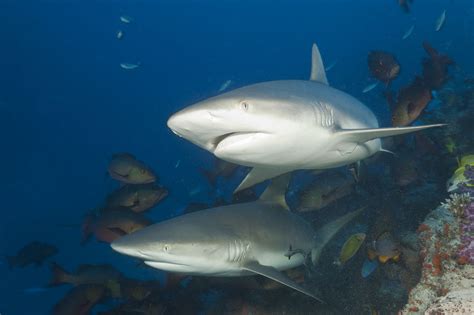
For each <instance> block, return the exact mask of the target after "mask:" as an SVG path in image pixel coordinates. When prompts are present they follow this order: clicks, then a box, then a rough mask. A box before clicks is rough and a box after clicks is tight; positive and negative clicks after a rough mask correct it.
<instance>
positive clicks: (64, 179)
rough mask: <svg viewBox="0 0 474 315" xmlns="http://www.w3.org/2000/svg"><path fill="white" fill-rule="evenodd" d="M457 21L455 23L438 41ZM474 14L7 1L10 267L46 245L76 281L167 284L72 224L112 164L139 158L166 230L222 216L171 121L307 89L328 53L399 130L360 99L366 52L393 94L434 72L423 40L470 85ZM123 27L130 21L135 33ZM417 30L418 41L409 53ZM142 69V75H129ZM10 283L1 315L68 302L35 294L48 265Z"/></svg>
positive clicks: (3, 289) (305, 5) (344, 79)
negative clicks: (119, 276) (156, 191)
mask: <svg viewBox="0 0 474 315" xmlns="http://www.w3.org/2000/svg"><path fill="white" fill-rule="evenodd" d="M444 9H446V10H447V20H446V25H445V27H444V28H443V29H442V31H440V32H438V33H436V32H434V23H435V20H436V19H437V18H438V16H439V15H440V14H441V12H442V11H443V10H444ZM473 10H474V8H473V2H472V1H468V0H464V1H448V0H445V1H442V0H437V1H433V0H417V1H415V3H414V4H413V8H412V12H411V13H410V14H405V13H403V12H402V11H401V10H400V8H398V6H397V4H396V1H391V0H387V1H373V0H372V1H370V0H361V1H342V0H337V1H334V0H325V1H289V0H282V1H267V0H265V1H264V0H259V1H255V0H254V1H233V0H221V1H210V0H207V1H206V0H203V1H181V0H180V1H176V0H174V1H171V0H170V1H159V0H156V1H152V0H147V1H145V0H137V1H125V0H109V1H106V0H88V1H76V0H65V1H60V0H50V1H47V0H34V1H18V0H2V1H1V2H0V40H1V43H2V45H1V48H0V131H1V133H0V134H1V136H0V139H1V146H2V153H1V154H0V165H1V170H2V171H1V172H0V174H1V178H2V181H1V182H2V184H1V186H0V192H1V198H0V200H1V201H2V207H1V209H2V210H1V220H0V254H13V253H15V252H16V251H17V250H18V249H19V248H20V247H21V246H23V245H24V244H26V243H28V242H30V241H32V240H41V241H46V242H50V243H53V244H55V245H56V246H57V247H58V248H59V249H60V252H59V254H58V255H57V256H55V257H54V260H55V261H58V262H60V263H61V264H62V265H64V266H65V267H66V268H68V269H74V268H75V266H76V265H78V264H80V263H100V262H112V263H114V264H115V265H116V266H118V267H119V268H120V269H121V270H122V271H125V272H126V273H127V275H130V276H136V277H141V278H153V277H157V278H159V277H160V275H159V274H157V273H154V272H153V271H150V270H137V269H136V268H134V262H132V261H131V260H130V259H128V258H126V257H123V256H120V255H118V254H116V253H113V252H112V250H111V249H110V248H109V246H108V245H107V244H99V243H97V242H91V243H89V244H88V245H87V246H80V244H79V240H80V232H79V227H78V228H67V227H63V226H62V225H71V224H78V225H79V224H80V222H81V220H82V216H83V214H84V213H85V212H86V211H87V210H89V209H91V208H93V207H95V206H97V205H98V204H100V203H101V202H102V200H103V197H104V196H105V195H106V193H107V192H109V191H110V190H111V189H112V188H113V187H115V186H114V185H115V184H114V183H113V182H112V181H111V180H110V179H108V178H107V177H106V176H105V171H106V165H107V163H108V161H109V159H110V156H111V155H112V154H113V153H115V152H122V151H127V152H132V153H133V154H135V155H136V156H137V157H139V158H140V159H142V160H144V161H146V162H147V163H148V164H149V165H150V166H151V167H153V168H154V169H155V170H156V171H157V173H158V174H159V176H160V181H161V183H162V184H163V185H165V186H166V187H168V188H169V190H170V196H169V198H167V199H166V200H165V201H164V202H163V203H161V204H160V205H159V206H158V207H156V208H155V209H154V210H153V211H152V212H151V217H152V218H153V219H155V220H162V219H164V218H167V217H170V216H172V215H174V214H175V213H176V211H177V210H178V209H181V208H182V207H183V206H185V205H186V204H187V203H188V202H189V201H191V200H192V201H205V202H210V201H211V197H212V196H211V197H210V196H209V194H208V191H209V187H208V185H207V183H206V181H205V179H204V177H202V176H201V174H200V173H199V168H200V167H211V165H212V158H211V155H210V154H208V153H207V152H204V151H202V150H200V149H198V148H197V147H195V146H193V145H192V144H190V143H188V142H186V141H184V140H181V139H179V138H178V137H176V136H174V135H173V134H172V133H171V132H170V130H168V128H167V127H166V120H167V118H168V117H169V116H170V115H171V114H172V113H174V112H175V111H177V110H178V109H181V108H183V107H185V106H187V105H190V104H192V103H194V102H196V101H197V100H201V99H203V98H206V97H209V96H212V95H215V94H217V91H218V89H219V87H220V86H221V84H222V83H224V82H225V81H226V80H229V79H230V80H232V81H233V83H232V86H231V88H235V87H239V86H243V85H247V84H250V83H254V82H260V81H267V80H276V79H306V78H308V76H309V72H310V50H311V44H312V43H313V42H315V41H316V42H317V43H318V46H319V47H320V50H321V53H322V56H323V59H324V60H325V63H326V65H329V64H330V63H332V62H335V61H337V64H336V65H335V67H334V68H333V69H331V70H330V71H329V72H328V79H329V81H330V83H331V85H333V86H335V87H336V88H339V89H342V90H344V91H346V92H348V93H350V94H352V95H354V96H355V97H357V98H359V99H360V100H362V101H363V102H364V103H366V104H367V105H368V106H369V107H370V108H371V109H373V110H374V112H376V114H377V116H378V118H379V120H380V121H381V122H382V124H383V125H385V126H387V125H388V118H389V113H388V106H387V104H386V102H385V99H384V98H383V96H382V95H381V93H380V90H377V89H376V90H375V91H372V92H370V93H367V94H362V92H361V91H362V89H363V88H364V87H365V86H367V85H368V84H370V83H372V82H373V80H372V79H370V78H369V74H368V69H367V53H368V52H369V50H372V49H382V50H387V51H390V52H392V53H394V54H395V55H396V56H397V58H398V60H399V61H400V63H401V64H402V73H401V75H400V77H399V78H398V79H397V80H396V82H394V87H398V86H399V85H400V84H403V83H405V84H406V83H407V82H408V81H410V80H411V78H412V77H413V75H414V74H415V73H420V72H421V66H420V59H421V58H422V57H424V56H425V53H424V51H423V48H422V46H421V43H422V41H423V40H427V41H429V42H430V43H432V44H433V46H434V47H437V48H439V50H440V51H442V52H445V53H448V54H449V55H450V56H451V57H452V58H453V59H454V60H456V62H457V65H458V66H459V67H460V68H461V69H462V70H463V71H465V72H467V73H471V74H472V73H474V71H473V70H474V60H473V58H472V55H473V52H474V43H473V42H474V36H473V34H474V32H473V25H474V22H473V20H474V11H473ZM121 15H128V16H131V17H133V19H134V21H133V23H131V24H129V25H124V24H123V23H121V22H120V20H119V17H120V16H121ZM412 24H415V25H416V26H415V30H414V33H413V35H412V36H411V37H410V38H408V39H407V40H405V41H402V40H401V37H402V35H403V33H404V32H405V30H407V29H408V28H409V27H410V26H411V25H412ZM119 29H121V30H123V31H124V34H125V36H124V38H123V39H122V40H121V41H119V40H117V39H116V37H115V34H116V32H117V31H118V30H119ZM137 61H139V62H141V67H140V68H138V69H136V70H134V71H124V70H123V69H121V68H120V67H119V64H120V63H121V62H137ZM178 161H180V165H179V167H178V168H175V165H176V163H177V162H178ZM238 182H239V178H238V179H236V180H234V181H232V182H231V183H229V184H228V187H227V186H226V189H227V190H226V193H227V194H229V192H230V191H231V190H232V189H233V188H234V187H235V186H236V185H237V183H238ZM193 190H195V191H198V193H197V194H196V195H194V196H191V197H190V196H189V192H190V191H193ZM0 276H1V279H2V281H0V313H1V314H2V315H12V314H15V315H16V314H46V313H48V312H49V310H50V309H51V307H52V306H53V305H54V304H55V303H56V302H57V300H58V299H59V298H60V297H61V296H62V295H63V294H64V293H65V292H66V290H67V288H58V289H51V290H48V291H45V292H33V293H28V294H25V291H24V290H25V289H27V288H36V287H41V286H42V285H43V284H45V283H47V281H48V278H49V271H48V268H47V266H43V267H40V268H35V267H28V268H25V269H14V270H8V268H7V266H6V264H0ZM33 291H34V290H33Z"/></svg>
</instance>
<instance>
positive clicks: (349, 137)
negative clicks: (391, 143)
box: [335, 124, 446, 144]
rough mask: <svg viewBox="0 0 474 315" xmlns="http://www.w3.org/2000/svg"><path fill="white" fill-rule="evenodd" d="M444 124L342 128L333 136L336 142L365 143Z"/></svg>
mask: <svg viewBox="0 0 474 315" xmlns="http://www.w3.org/2000/svg"><path fill="white" fill-rule="evenodd" d="M445 125H446V124H435V125H424V126H413V127H391V128H374V129H343V130H340V131H337V132H336V133H335V136H336V137H337V138H338V139H339V140H340V141H338V142H340V143H341V142H342V143H344V142H346V143H348V142H349V143H354V142H355V143H359V144H361V143H365V142H367V141H370V140H373V139H377V138H384V137H391V136H397V135H403V134H406V133H411V132H416V131H420V130H424V129H429V128H435V127H442V126H445Z"/></svg>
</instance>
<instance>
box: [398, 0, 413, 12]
mask: <svg viewBox="0 0 474 315" xmlns="http://www.w3.org/2000/svg"><path fill="white" fill-rule="evenodd" d="M397 1H398V5H399V6H400V8H401V9H402V10H403V12H405V13H410V4H411V3H413V0H397Z"/></svg>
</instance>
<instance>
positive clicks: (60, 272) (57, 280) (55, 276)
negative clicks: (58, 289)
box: [48, 262, 69, 287]
mask: <svg viewBox="0 0 474 315" xmlns="http://www.w3.org/2000/svg"><path fill="white" fill-rule="evenodd" d="M50 270H51V280H50V281H49V284H48V286H50V287H54V286H57V285H61V284H64V283H67V282H68V281H67V279H68V277H69V273H68V272H67V271H66V270H65V269H64V268H63V267H61V266H60V265H58V264H57V263H55V262H52V263H51V264H50Z"/></svg>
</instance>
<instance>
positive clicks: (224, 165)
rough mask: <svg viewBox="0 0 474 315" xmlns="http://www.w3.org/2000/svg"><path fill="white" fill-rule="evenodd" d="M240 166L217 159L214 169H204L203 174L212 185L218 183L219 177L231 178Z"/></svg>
mask: <svg viewBox="0 0 474 315" xmlns="http://www.w3.org/2000/svg"><path fill="white" fill-rule="evenodd" d="M238 167H239V166H238V165H237V164H234V163H230V162H227V161H224V160H221V159H215V162H214V168H213V169H212V170H202V171H201V172H202V174H203V175H204V176H205V177H206V178H207V180H208V181H209V183H210V184H211V185H212V186H215V185H216V182H217V178H218V177H224V178H229V177H231V176H232V175H233V174H234V172H235V171H236V170H237V168H238Z"/></svg>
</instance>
